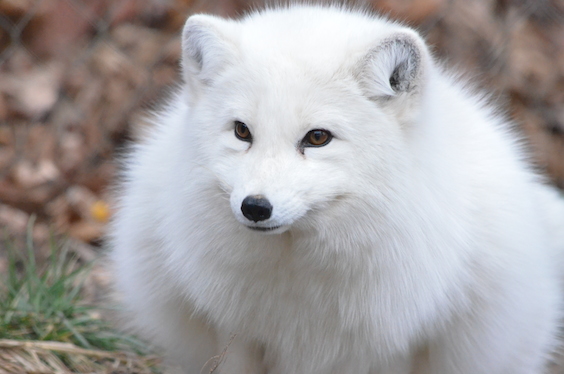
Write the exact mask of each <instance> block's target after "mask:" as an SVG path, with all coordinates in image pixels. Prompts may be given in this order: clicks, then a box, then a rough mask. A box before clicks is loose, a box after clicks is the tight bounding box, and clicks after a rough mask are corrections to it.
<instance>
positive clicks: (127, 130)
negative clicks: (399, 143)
mask: <svg viewBox="0 0 564 374" xmlns="http://www.w3.org/2000/svg"><path fill="white" fill-rule="evenodd" d="M264 3H265V1H259V0H113V1H110V0H1V1H0V227H5V228H7V230H8V231H9V232H10V233H14V234H17V233H23V232H24V231H25V227H26V222H27V220H28V217H29V215H30V214H35V215H36V216H37V221H36V224H35V229H34V236H35V237H36V239H37V240H42V239H45V238H46V237H47V236H48V232H49V230H50V229H51V230H54V231H55V232H57V233H65V234H68V235H69V236H70V237H72V238H75V239H77V240H80V241H82V242H85V243H91V244H99V241H100V238H101V237H102V235H103V233H104V226H105V223H106V222H107V220H108V219H109V218H110V216H111V197H110V195H109V192H108V186H111V185H112V181H113V180H114V177H115V176H116V170H117V166H116V163H115V161H114V159H115V157H116V156H118V155H119V154H120V152H121V151H122V150H123V146H124V144H127V142H128V141H129V140H130V139H131V138H132V137H134V134H135V129H136V127H137V126H139V124H140V123H141V122H142V118H143V114H144V113H146V111H147V110H149V109H151V108H154V107H155V106H156V105H158V103H159V100H160V98H162V97H163V95H164V94H165V93H166V92H167V91H168V90H169V89H170V87H171V86H173V85H174V84H176V83H178V82H179V75H178V70H179V64H178V61H179V57H180V41H179V37H178V36H179V31H180V29H181V27H182V25H183V23H184V21H185V19H186V17H187V16H188V15H190V14H192V13H196V12H207V13H213V14H219V15H222V16H228V17H236V16H238V15H241V14H244V12H245V11H247V10H249V9H251V8H253V7H260V6H261V5H263V4H264ZM355 4H357V5H364V6H367V7H369V8H372V9H374V10H375V11H377V12H380V13H383V14H387V15H389V16H390V17H392V18H397V19H400V20H402V21H404V22H406V23H408V24H410V25H412V26H414V27H416V28H417V29H419V30H420V31H421V32H422V33H423V35H425V37H426V39H427V40H428V42H429V44H430V45H431V46H432V49H433V51H434V52H435V54H436V55H437V56H438V57H440V58H443V59H444V60H445V61H446V64H447V66H449V67H454V68H456V69H457V70H460V71H463V72H465V76H466V77H468V78H469V79H470V80H471V82H472V83H473V84H475V85H476V86H478V87H479V88H484V89H486V90H488V91H490V92H493V94H494V95H493V97H492V100H493V101H495V102H496V103H497V104H499V105H501V107H502V108H504V109H505V110H507V115H508V116H510V117H511V118H512V119H514V121H515V127H516V128H517V129H518V131H521V132H522V134H524V135H525V137H526V138H527V139H528V143H529V146H530V149H531V152H532V155H533V158H534V161H535V162H536V165H537V166H538V168H539V169H540V170H541V172H542V173H544V174H546V175H548V176H549V177H550V180H551V181H552V182H553V183H555V184H556V185H558V186H559V187H560V188H564V1H563V0H472V1H467V0H372V1H369V0H365V1H355Z"/></svg>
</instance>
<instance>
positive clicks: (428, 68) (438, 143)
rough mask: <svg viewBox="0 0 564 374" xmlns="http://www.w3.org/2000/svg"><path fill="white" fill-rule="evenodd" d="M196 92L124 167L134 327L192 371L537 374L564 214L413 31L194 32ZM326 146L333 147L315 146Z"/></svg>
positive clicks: (305, 18) (263, 27) (303, 26)
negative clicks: (240, 128) (254, 207)
mask: <svg viewBox="0 0 564 374" xmlns="http://www.w3.org/2000/svg"><path fill="white" fill-rule="evenodd" d="M183 72H184V77H183V78H184V81H185V83H184V84H183V85H182V89H181V90H179V91H180V92H179V93H178V94H177V95H175V96H174V97H173V98H172V100H171V101H170V103H169V104H168V105H167V106H166V107H165V108H164V109H163V110H161V111H160V112H159V113H158V114H157V115H156V116H155V118H154V121H153V122H154V124H155V126H154V127H153V128H151V129H150V130H149V132H148V134H147V136H146V138H145V139H144V141H143V142H141V143H140V144H138V145H136V146H134V148H133V149H132V152H131V154H130V155H129V157H128V158H127V159H126V160H125V162H124V165H125V174H124V178H123V182H122V186H121V187H122V188H121V190H120V204H119V207H118V212H117V215H116V217H115V219H114V221H113V224H112V227H111V233H110V246H111V249H112V253H111V255H112V259H113V261H114V265H115V274H116V284H117V290H118V291H119V292H120V293H121V295H122V298H123V301H124V304H125V305H126V307H127V308H128V310H129V311H130V312H131V314H130V316H131V321H132V325H133V326H134V327H135V328H136V329H137V330H138V331H140V332H141V333H142V334H144V336H146V337H148V338H150V339H152V341H154V342H155V343H157V344H159V345H161V346H163V347H164V348H165V349H167V350H168V352H169V353H170V354H171V355H172V356H173V357H175V358H176V359H177V360H179V361H180V362H181V364H182V365H183V367H184V370H185V371H186V373H188V374H197V373H200V370H202V368H203V367H204V366H206V365H207V366H206V367H207V369H204V371H203V372H208V371H209V368H210V362H208V360H209V359H210V358H212V356H215V355H217V354H220V353H221V352H222V351H223V350H224V348H225V347H227V350H226V352H227V355H226V358H225V360H224V362H223V363H222V364H221V365H220V366H219V368H218V369H217V370H219V372H220V373H221V374H226V373H233V374H247V373H248V374H254V373H268V374H343V373H356V374H368V373H370V374H392V373H394V374H408V373H416V374H423V373H426V374H455V373H456V374H520V373H522V374H540V373H543V372H544V368H545V365H546V362H547V358H548V357H549V355H550V353H551V352H552V350H553V349H554V347H555V343H556V342H555V335H556V332H557V326H558V323H559V318H560V314H561V302H560V299H561V296H562V295H561V292H562V291H561V287H560V277H561V270H562V268H563V266H562V264H561V258H562V255H563V254H564V204H563V203H562V201H561V200H560V199H559V198H558V196H557V193H556V192H555V191H553V190H551V189H550V188H549V187H547V186H544V185H543V184H542V183H541V181H539V177H538V176H537V175H535V174H534V173H533V172H532V171H531V169H530V167H529V166H528V165H527V163H526V162H525V161H524V159H525V157H524V152H523V150H522V149H521V147H520V146H519V144H518V142H517V141H516V140H515V137H514V135H513V134H511V132H510V131H509V129H508V127H509V126H508V124H507V123H506V121H505V120H504V119H503V118H502V117H501V116H499V115H498V114H496V113H495V112H494V111H493V110H492V109H490V108H488V107H487V106H486V105H485V104H484V100H483V99H482V98H480V97H479V96H476V95H475V94H473V93H471V92H470V90H469V89H467V88H466V87H464V85H462V84H461V83H459V82H457V81H456V80H455V79H453V78H452V77H450V76H449V75H447V74H445V73H444V72H443V71H442V69H441V68H439V67H438V66H437V64H436V63H435V62H434V60H433V58H432V57H431V56H430V54H429V52H428V49H427V47H426V46H425V44H424V42H423V40H422V39H421V38H420V37H419V36H418V35H417V34H416V33H415V32H414V31H412V30H411V29H408V28H406V27H404V26H402V25H399V24H396V23H392V22H389V21H387V20H384V19H380V18H375V17H373V16H370V15H367V14H364V13H362V12H356V11H348V10H344V9H340V8H336V7H317V6H291V7H288V8H280V9H273V10H265V11H261V12H257V13H253V14H250V15H248V16H246V17H245V18H243V19H242V20H237V21H235V20H224V19H220V18H217V17H213V16H205V15H196V16H192V17H190V19H189V20H188V21H187V24H186V27H185V29H184V34H183ZM235 120H238V121H242V122H244V123H245V124H247V126H248V128H249V129H250V132H251V134H252V137H253V139H252V143H249V142H245V141H242V140H239V139H237V138H236V137H235V135H234V121H235ZM313 129H324V130H327V131H330V132H331V133H332V134H333V136H334V137H333V139H332V140H331V141H330V142H329V143H328V144H327V145H325V146H322V147H305V148H302V147H301V146H300V144H301V143H300V142H301V140H302V139H303V138H304V136H305V134H306V133H307V132H308V131H310V130H313ZM256 194H261V195H264V196H265V197H266V198H268V199H269V201H270V202H271V204H272V206H273V212H272V217H271V218H270V219H268V220H266V221H263V222H258V223H254V222H252V221H249V220H248V219H247V218H245V217H244V215H243V214H242V212H241V203H242V200H243V199H244V198H245V197H246V196H248V195H256ZM246 226H261V227H277V226H280V227H279V228H277V229H275V230H273V231H269V232H267V233H265V232H257V231H254V230H252V229H250V228H248V227H246ZM233 335H234V336H235V337H234V338H233ZM206 363H207V364H206ZM206 370H207V371H206ZM216 372H217V371H216Z"/></svg>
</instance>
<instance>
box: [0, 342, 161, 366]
mask: <svg viewBox="0 0 564 374" xmlns="http://www.w3.org/2000/svg"><path fill="white" fill-rule="evenodd" d="M160 363H161V359H160V358H158V357H156V356H138V355H136V354H133V353H125V352H107V351H101V350H96V349H85V348H80V347H78V346H76V345H74V344H71V343H61V342H49V341H30V340H27V341H19V340H10V339H0V374H22V373H29V374H55V373H56V374H59V373H60V374H67V373H68V374H71V373H73V374H74V373H77V374H78V373H96V374H98V373H100V374H154V373H155V372H156V370H157V365H159V364H160Z"/></svg>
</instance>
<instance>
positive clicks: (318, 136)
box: [311, 130, 325, 143]
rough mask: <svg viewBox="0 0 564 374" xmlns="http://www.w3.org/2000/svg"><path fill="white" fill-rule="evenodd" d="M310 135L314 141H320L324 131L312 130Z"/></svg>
mask: <svg viewBox="0 0 564 374" xmlns="http://www.w3.org/2000/svg"><path fill="white" fill-rule="evenodd" d="M311 137H312V140H313V142H314V143H320V142H321V141H322V140H323V138H324V137H325V132H324V131H319V130H318V131H314V132H313V133H312V134H311Z"/></svg>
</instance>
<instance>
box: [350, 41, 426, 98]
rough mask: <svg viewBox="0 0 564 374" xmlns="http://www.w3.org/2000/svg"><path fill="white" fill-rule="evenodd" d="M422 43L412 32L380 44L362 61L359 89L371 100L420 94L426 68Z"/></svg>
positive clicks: (424, 48) (424, 50) (424, 49)
mask: <svg viewBox="0 0 564 374" xmlns="http://www.w3.org/2000/svg"><path fill="white" fill-rule="evenodd" d="M428 58H429V57H428V52H427V48H426V47H425V44H424V43H423V40H421V38H420V37H419V36H418V35H417V34H416V33H415V32H411V31H408V30H406V31H401V32H398V33H396V34H394V35H392V36H390V37H388V38H386V39H384V40H383V41H382V42H380V43H379V44H378V45H377V46H376V47H375V48H373V49H371V50H370V52H369V53H368V54H367V55H366V56H365V58H364V59H362V61H361V67H360V76H361V81H362V85H363V86H364V88H365V89H366V90H367V94H368V95H369V96H370V97H388V98H389V97H393V96H398V95H400V94H403V93H413V92H416V91H418V90H419V88H420V86H421V85H422V83H423V76H424V73H425V68H426V65H427V59H428Z"/></svg>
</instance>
